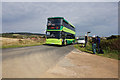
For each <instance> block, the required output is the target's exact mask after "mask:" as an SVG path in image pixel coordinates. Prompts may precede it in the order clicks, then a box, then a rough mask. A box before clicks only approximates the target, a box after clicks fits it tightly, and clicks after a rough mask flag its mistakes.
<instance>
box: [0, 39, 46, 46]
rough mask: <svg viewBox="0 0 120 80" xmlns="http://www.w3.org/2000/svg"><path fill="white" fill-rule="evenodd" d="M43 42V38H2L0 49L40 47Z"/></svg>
mask: <svg viewBox="0 0 120 80" xmlns="http://www.w3.org/2000/svg"><path fill="white" fill-rule="evenodd" d="M44 42H45V39H44V38H41V39H38V40H32V39H15V38H2V46H1V48H15V47H25V46H35V45H41V44H43V43H44Z"/></svg>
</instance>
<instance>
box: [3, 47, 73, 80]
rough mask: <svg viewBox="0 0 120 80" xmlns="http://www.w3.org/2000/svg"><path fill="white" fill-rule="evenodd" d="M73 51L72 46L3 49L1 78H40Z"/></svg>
mask: <svg viewBox="0 0 120 80" xmlns="http://www.w3.org/2000/svg"><path fill="white" fill-rule="evenodd" d="M73 49H74V47H73V46H72V45H68V46H63V47H58V46H48V45H41V46H33V47H24V48H12V49H3V50H2V77H3V78H40V75H42V74H43V73H44V72H46V71H47V70H48V69H49V68H52V67H53V66H55V65H56V64H57V63H58V62H59V61H60V60H61V59H62V58H64V56H65V55H67V54H68V53H69V52H70V51H72V50H73Z"/></svg>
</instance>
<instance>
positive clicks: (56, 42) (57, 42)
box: [46, 39, 62, 45]
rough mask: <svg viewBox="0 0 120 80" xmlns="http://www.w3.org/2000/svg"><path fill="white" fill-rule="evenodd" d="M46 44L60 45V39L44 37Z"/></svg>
mask: <svg viewBox="0 0 120 80" xmlns="http://www.w3.org/2000/svg"><path fill="white" fill-rule="evenodd" d="M46 44H54V45H62V39H46Z"/></svg>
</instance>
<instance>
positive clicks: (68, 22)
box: [48, 17, 75, 28]
mask: <svg viewBox="0 0 120 80" xmlns="http://www.w3.org/2000/svg"><path fill="white" fill-rule="evenodd" d="M53 18H59V19H63V20H64V21H65V22H67V23H69V24H70V25H71V26H73V27H74V28H75V26H74V25H72V24H71V23H70V22H68V21H67V20H65V19H64V17H49V18H48V19H53Z"/></svg>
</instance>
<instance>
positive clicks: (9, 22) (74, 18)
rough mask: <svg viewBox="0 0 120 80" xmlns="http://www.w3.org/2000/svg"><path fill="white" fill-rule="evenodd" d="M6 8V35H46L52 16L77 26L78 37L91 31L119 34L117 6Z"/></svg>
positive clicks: (31, 5) (32, 4)
mask: <svg viewBox="0 0 120 80" xmlns="http://www.w3.org/2000/svg"><path fill="white" fill-rule="evenodd" d="M2 8H3V11H2V12H3V15H2V16H3V19H2V20H3V32H10V31H28V32H39V33H44V32H45V29H46V26H45V25H46V21H47V18H48V17H50V16H62V17H65V18H66V19H67V20H68V21H70V22H71V23H72V24H73V25H75V26H76V33H77V35H82V34H81V33H85V32H87V31H91V32H92V34H97V35H100V36H108V35H110V34H116V33H117V29H118V25H117V24H118V22H117V20H118V19H117V18H118V16H117V15H118V14H117V12H118V7H117V3H115V2H112V3H109V2H107V3H106V2H100V3H98V2H97V3H96V2H90V3H89V2H79V3H76V2H74V3H71V2H65V3H63V2H59V3H56V2H37V3H36V2H3V5H2ZM104 29H106V30H104ZM103 33H104V34H103Z"/></svg>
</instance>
